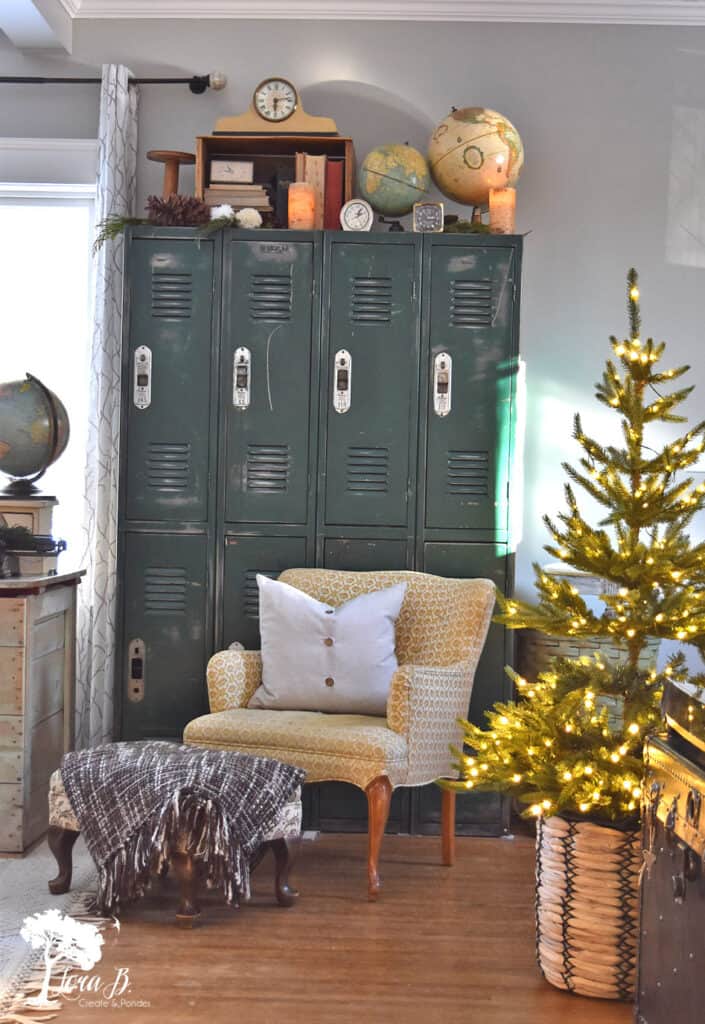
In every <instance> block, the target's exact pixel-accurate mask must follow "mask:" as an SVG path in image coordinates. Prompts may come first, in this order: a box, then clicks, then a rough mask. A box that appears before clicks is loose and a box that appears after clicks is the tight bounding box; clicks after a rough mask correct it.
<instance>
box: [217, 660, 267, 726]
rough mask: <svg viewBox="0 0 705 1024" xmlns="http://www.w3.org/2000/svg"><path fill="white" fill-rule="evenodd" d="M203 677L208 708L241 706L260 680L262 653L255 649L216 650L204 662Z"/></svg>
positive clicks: (223, 709)
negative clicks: (206, 691)
mask: <svg viewBox="0 0 705 1024" xmlns="http://www.w3.org/2000/svg"><path fill="white" fill-rule="evenodd" d="M206 678H207V680H208V702H209V705H210V709H211V711H233V710H234V709H235V708H244V707H246V706H247V702H248V701H249V699H250V697H251V696H252V694H253V693H254V692H255V690H256V689H257V687H258V686H259V684H260V683H261V682H262V655H261V653H260V652H259V651H218V653H217V654H214V655H213V657H212V658H211V659H210V661H209V662H208V668H207V669H206Z"/></svg>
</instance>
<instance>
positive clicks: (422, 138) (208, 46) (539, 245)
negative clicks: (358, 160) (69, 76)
mask: <svg viewBox="0 0 705 1024" xmlns="http://www.w3.org/2000/svg"><path fill="white" fill-rule="evenodd" d="M74 60H77V61H80V62H84V64H85V65H86V67H85V68H84V69H82V70H85V72H86V73H90V72H91V71H94V70H95V69H96V68H97V66H98V65H99V64H100V63H101V62H103V61H121V62H123V63H127V64H128V65H129V66H130V67H131V68H132V69H133V71H134V72H135V73H136V74H143V75H149V74H151V75H181V74H191V73H194V72H198V73H205V72H207V71H210V70H214V69H219V70H223V71H225V72H226V73H227V75H228V78H229V84H228V87H227V89H226V90H225V91H224V92H223V93H208V94H206V95H205V96H201V97H198V96H192V95H191V94H190V93H189V91H188V89H187V88H186V87H185V86H184V87H180V86H146V87H143V89H142V97H141V111H140V153H141V159H140V164H139V191H140V203H143V202H144V198H145V196H146V195H147V194H148V193H149V192H158V191H159V190H160V181H161V170H160V169H159V168H158V167H156V166H155V165H152V164H149V163H148V162H147V161H146V159H145V157H144V154H145V151H146V150H147V149H150V148H153V147H154V148H173V149H186V150H188V149H192V147H193V139H194V136H195V135H196V134H207V133H208V132H209V131H210V130H211V129H212V127H213V124H214V122H215V119H216V118H217V117H218V116H220V115H222V114H226V113H235V112H239V111H240V110H242V109H244V108H245V107H246V106H247V104H248V101H249V97H250V93H251V90H252V87H253V86H254V85H255V84H256V83H257V82H258V81H259V80H260V79H261V78H263V77H264V76H265V75H267V74H269V73H277V74H282V75H285V76H286V77H288V78H290V79H292V81H294V82H295V83H296V84H297V85H298V86H299V87H300V90H301V93H302V99H303V104H304V106H305V108H306V109H307V110H308V111H309V112H310V113H314V114H328V115H332V116H333V117H335V118H336V119H337V121H338V127H339V129H340V131H341V132H343V133H345V134H350V135H352V136H353V138H354V139H355V144H356V149H357V153H358V156H360V157H361V156H363V155H364V153H365V152H366V151H367V150H368V149H369V148H371V147H372V146H373V145H375V144H377V143H380V142H388V141H409V142H410V143H411V144H412V145H416V146H418V147H420V148H422V149H423V148H424V147H425V145H426V142H427V140H428V137H429V134H430V132H431V130H432V128H433V126H434V125H435V123H436V122H437V121H439V120H440V119H441V118H442V117H444V116H445V115H446V114H447V112H448V110H449V108H450V106H451V105H456V106H463V105H469V104H473V105H485V106H491V107H493V108H495V109H497V110H500V111H501V112H502V113H504V114H505V115H506V116H508V117H509V118H510V119H511V120H512V121H513V122H514V123H515V125H516V126H517V128H518V129H519V131H520V133H521V135H522V138H523V140H524V144H525V149H526V163H525V169H524V173H523V176H522V178H521V181H520V183H519V193H518V207H519V208H518V229H519V230H520V231H522V232H530V234H529V235H528V237H527V239H526V249H525V262H524V285H523V310H522V337H521V346H522V351H523V354H524V357H525V359H526V361H527V364H528V374H527V379H528V424H527V438H526V461H525V477H526V494H525V512H524V539H523V542H522V544H521V545H520V548H519V551H518V558H517V576H518V585H519V589H520V591H522V592H527V590H528V588H529V587H530V583H531V579H532V573H531V562H532V560H534V559H537V558H538V559H541V558H543V553H542V550H541V547H542V544H543V543H544V541H545V540H546V535H545V531H544V528H543V526H542V523H541V515H542V514H543V513H544V512H546V511H548V512H549V513H551V514H555V512H556V511H557V510H558V509H559V508H560V507H561V506H562V485H563V480H564V476H563V472H562V470H561V468H560V463H561V461H562V460H563V459H566V458H574V457H575V454H576V449H575V445H574V444H573V443H572V441H571V439H570V432H571V429H572V415H573V411H574V410H576V409H580V410H581V411H582V412H583V414H584V422H585V426H586V428H588V429H593V430H595V431H597V432H598V433H600V432H602V434H603V436H604V431H605V429H608V428H609V417H606V416H605V414H603V413H602V412H601V407H598V406H597V404H596V403H595V402H594V400H593V399H592V384H593V382H594V381H595V380H596V379H597V378H598V376H599V374H600V372H601V368H602V362H603V359H604V357H605V356H606V355H607V353H608V345H607V338H608V336H609V334H610V333H617V334H622V333H623V332H625V331H626V316H625V299H624V276H625V273H626V270H627V268H628V267H629V266H631V265H632V264H633V265H635V266H636V267H637V268H638V269H639V271H640V273H641V283H642V293H643V313H644V330H645V332H646V333H650V334H653V335H654V336H657V337H659V338H665V339H666V340H668V341H669V342H670V343H671V344H670V359H671V361H672V362H673V363H679V362H683V361H687V362H690V363H691V365H692V366H693V370H694V372H693V373H692V374H691V383H698V384H700V383H701V382H703V378H704V377H705V372H704V371H705V349H704V348H703V344H702V341H701V336H702V331H701V324H702V319H703V316H702V314H703V310H704V308H705V295H704V294H703V292H701V290H700V289H701V288H703V285H704V284H705V277H704V276H703V272H702V269H701V267H702V266H703V265H705V166H704V164H705V157H703V156H701V151H703V152H705V73H704V72H705V29H688V30H685V29H666V28H638V27H614V26H559V25H516V26H515V25H481V24H460V25H453V24H448V23H439V24H422V23H410V24H400V23H375V22H361V23H350V22H347V23H336V22H324V23H320V24H314V23H308V22H292V23H288V24H285V23H276V22H273V21H268V22H264V23H258V22H217V21H203V22H197V21H187V22H165V21H133V22H130V21H123V22H112V23H110V24H108V23H106V22H100V21H96V22H90V21H85V22H84V21H79V22H77V25H76V30H75V47H74ZM0 67H2V68H3V73H20V72H21V71H22V69H25V70H24V71H23V73H27V74H32V73H34V74H38V73H41V71H40V70H38V69H40V68H42V69H44V70H45V71H46V73H56V74H60V73H64V74H65V73H66V70H65V67H66V64H65V62H61V61H56V62H54V63H53V64H52V63H51V62H48V61H46V59H44V61H43V63H42V64H41V65H40V64H38V63H37V62H36V61H35V60H27V59H25V58H22V57H21V55H19V54H17V53H16V52H15V51H12V50H11V49H10V48H7V49H2V48H0ZM32 69H33V70H32ZM74 73H76V69H75V66H74ZM0 89H2V92H0V134H2V135H31V136H37V135H41V134H47V135H69V136H72V137H79V136H90V135H91V134H93V133H94V132H95V122H96V119H97V88H96V87H68V86H66V87H63V88H61V87H55V88H49V87H30V86H27V87H14V86H13V87H8V86H0ZM192 180H193V179H192V176H189V175H188V174H187V175H186V176H185V178H184V179H183V184H184V186H185V187H186V188H190V187H191V185H192ZM451 205H452V204H451ZM701 206H702V207H703V216H702V220H703V229H702V231H700V219H701V218H700V207H701ZM693 235H695V236H698V238H697V240H694V239H693V237H692V236H693ZM700 239H702V241H701V240H700ZM704 403H705V387H701V388H700V390H699V391H696V394H695V396H694V398H693V399H691V402H690V413H691V416H693V417H695V416H698V413H699V411H700V416H702V415H703V414H702V409H703V406H704ZM700 416H698V418H700Z"/></svg>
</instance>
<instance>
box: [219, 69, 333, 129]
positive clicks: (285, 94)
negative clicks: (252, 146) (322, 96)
mask: <svg viewBox="0 0 705 1024" xmlns="http://www.w3.org/2000/svg"><path fill="white" fill-rule="evenodd" d="M265 132H266V133H270V132H282V133H284V134H286V135H294V134H296V135H298V134H302V135H337V134H338V129H337V126H336V123H335V121H334V120H333V118H332V117H312V116H311V115H310V114H307V113H306V111H305V110H304V109H303V107H302V106H301V99H300V97H299V93H298V90H297V89H296V87H295V86H294V85H292V84H291V82H290V81H289V80H288V79H286V78H283V77H282V76H281V75H272V76H271V77H270V78H265V79H263V81H261V82H260V83H259V85H258V86H257V87H256V88H255V90H254V92H253V93H252V102H251V103H250V109H249V110H247V111H246V112H245V113H244V114H237V115H236V116H234V117H221V118H219V119H218V121H217V122H216V125H215V131H214V134H215V135H259V134H262V133H265Z"/></svg>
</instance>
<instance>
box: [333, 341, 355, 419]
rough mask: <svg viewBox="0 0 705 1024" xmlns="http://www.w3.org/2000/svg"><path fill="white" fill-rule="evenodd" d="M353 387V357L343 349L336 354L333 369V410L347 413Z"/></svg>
mask: <svg viewBox="0 0 705 1024" xmlns="http://www.w3.org/2000/svg"><path fill="white" fill-rule="evenodd" d="M351 385H352V357H351V355H350V353H349V352H348V351H347V349H344V348H341V349H338V351H337V352H336V353H335V365H334V367H333V408H334V409H335V411H336V412H340V413H343V412H347V411H348V409H349V408H350V389H351Z"/></svg>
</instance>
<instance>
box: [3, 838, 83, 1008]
mask: <svg viewBox="0 0 705 1024" xmlns="http://www.w3.org/2000/svg"><path fill="white" fill-rule="evenodd" d="M56 872H57V866H56V861H55V860H54V857H53V855H52V853H51V851H50V850H49V847H48V846H47V844H46V841H44V842H42V843H39V844H38V845H37V846H36V847H34V849H32V850H31V851H30V852H29V853H27V854H25V856H24V857H22V858H2V859H0V1021H2V1020H3V1019H5V1020H12V1019H13V1017H12V1016H8V1015H9V1014H10V1013H11V1007H12V1004H13V1002H14V1000H15V996H16V994H17V993H18V992H19V991H21V990H22V988H23V987H24V986H26V984H27V981H28V979H29V978H30V977H31V975H32V973H33V972H35V971H36V969H37V967H38V965H39V964H40V962H41V960H42V954H41V951H35V950H32V949H31V948H30V946H29V945H28V944H27V943H26V942H25V941H24V939H23V938H21V936H20V928H21V927H22V923H23V921H24V919H25V918H26V917H28V916H29V915H30V914H36V913H39V912H41V911H43V910H49V909H57V910H61V911H62V912H63V913H65V914H70V915H71V916H72V917H78V918H85V917H86V916H87V915H91V912H92V905H93V902H94V897H95V892H96V886H97V875H96V870H95V866H94V864H93V861H92V860H91V857H90V854H89V853H88V850H87V849H86V846H85V844H84V843H83V840H82V839H81V838H80V837H79V839H78V841H77V843H76V845H75V846H74V849H73V880H72V883H71V890H70V891H69V892H67V893H65V894H64V895H63V896H52V895H51V893H50V892H49V889H48V888H47V882H48V880H49V879H50V878H53V877H54V876H55V875H56ZM15 1019H16V1018H15Z"/></svg>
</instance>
